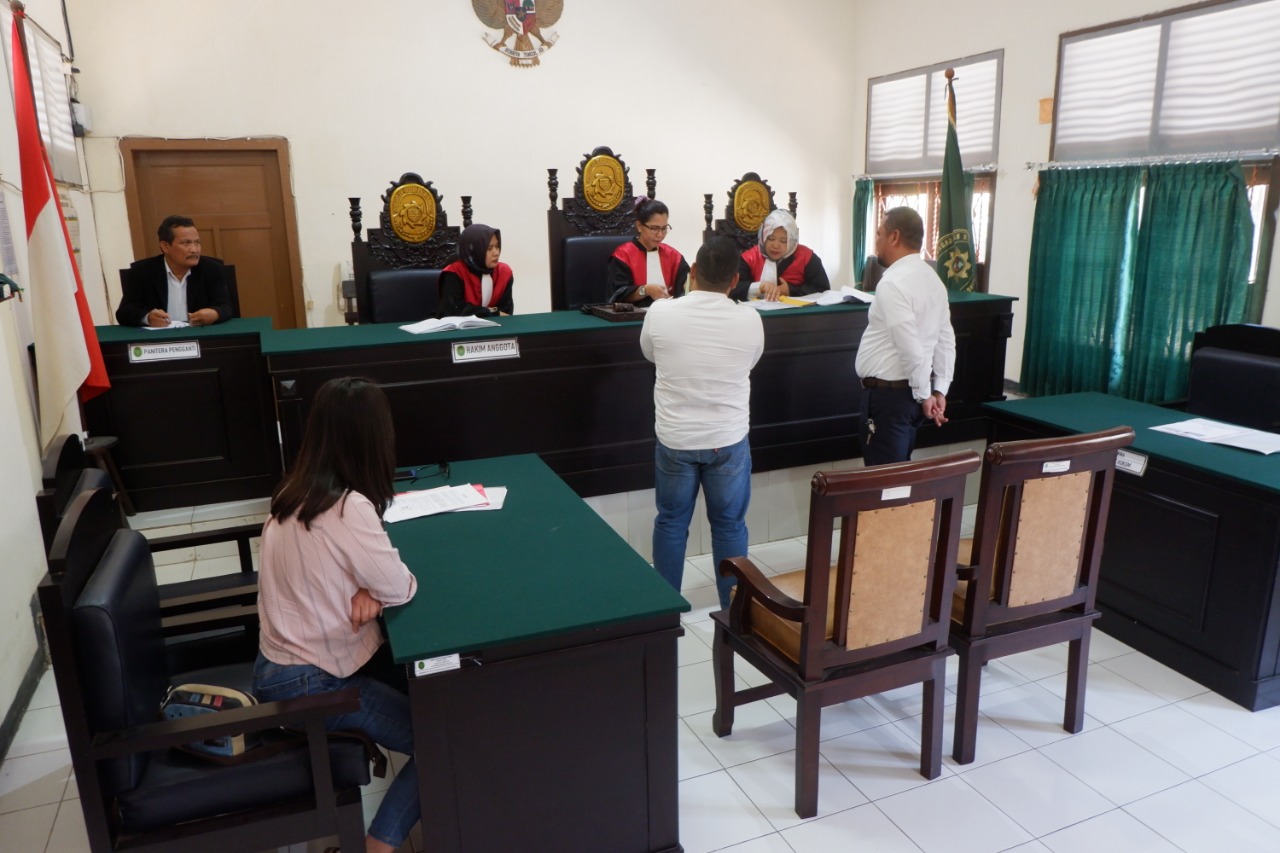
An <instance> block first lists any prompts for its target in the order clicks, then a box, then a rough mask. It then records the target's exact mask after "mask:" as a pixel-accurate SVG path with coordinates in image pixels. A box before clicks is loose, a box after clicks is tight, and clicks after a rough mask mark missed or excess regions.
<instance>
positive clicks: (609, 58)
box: [68, 0, 860, 325]
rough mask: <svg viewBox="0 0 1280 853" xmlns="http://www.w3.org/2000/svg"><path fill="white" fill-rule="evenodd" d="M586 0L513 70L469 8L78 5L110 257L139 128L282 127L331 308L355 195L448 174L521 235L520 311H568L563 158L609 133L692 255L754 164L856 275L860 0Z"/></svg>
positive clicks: (336, 318) (315, 313)
mask: <svg viewBox="0 0 1280 853" xmlns="http://www.w3.org/2000/svg"><path fill="white" fill-rule="evenodd" d="M566 6H567V10H566V12H565V14H564V17H563V19H562V20H561V21H560V22H559V23H557V24H556V25H555V26H554V27H549V28H548V29H549V30H553V31H555V32H556V33H557V34H558V35H559V41H558V42H557V43H556V45H555V46H554V47H553V48H552V49H551V50H550V51H549V52H548V53H547V54H546V55H544V57H543V59H542V65H541V67H539V68H536V69H515V68H511V67H509V66H508V64H507V61H506V59H505V58H504V57H502V56H500V55H498V54H497V53H496V52H494V51H493V50H491V49H490V48H489V47H487V46H486V45H485V44H484V42H483V41H482V40H481V36H482V35H483V34H484V33H486V32H488V31H487V30H486V29H485V28H484V27H483V25H481V23H480V22H479V20H478V19H477V18H476V17H475V15H474V14H473V12H472V10H471V6H470V4H467V3H462V2H456V3H439V2H436V3H424V2H421V0H413V2H385V0H384V2H375V3H365V4H360V5H359V6H352V5H351V4H350V3H340V2H336V0H306V1H305V2H304V0H274V2H271V3H261V2H247V0H226V1H225V2H220V3H216V4H215V3H190V2H186V3H184V2H175V1H174V0H135V2H131V3H129V4H116V3H102V2H95V0H69V2H68V9H69V14H70V17H71V28H72V36H73V39H74V43H75V47H76V58H75V64H76V66H77V67H78V68H80V69H81V74H80V76H79V82H80V97H81V100H82V101H83V102H84V103H85V104H87V105H89V106H90V108H91V109H92V111H93V116H94V132H93V136H92V138H91V139H89V140H86V149H87V152H88V160H89V168H90V176H91V179H92V181H93V184H94V206H95V210H96V212H97V217H98V224H99V228H100V238H101V253H102V256H103V266H104V268H105V269H107V270H114V269H115V268H117V267H120V266H123V265H124V264H125V263H126V262H127V261H129V260H131V259H132V250H131V244H130V239H129V234H128V230H127V228H128V226H127V223H126V221H125V214H124V197H123V194H122V192H121V190H122V186H123V179H122V174H121V165H120V158H119V153H118V139H119V137H122V136H129V135H142V136H162V137H242V136H282V137H285V138H287V139H288V140H289V145H290V156H291V158H292V163H293V184H294V191H295V194H296V207H297V213H298V225H299V237H300V241H301V254H302V264H303V275H304V279H305V290H306V299H307V300H308V305H309V322H310V324H311V325H333V324H337V323H340V322H341V319H340V314H339V310H338V307H337V306H336V305H335V290H336V287H337V283H338V282H339V281H340V279H341V272H342V265H343V262H344V261H347V260H349V259H350V239H351V230H350V220H349V218H348V215H347V201H346V199H347V197H348V196H353V195H358V196H361V197H362V198H363V206H364V210H365V224H366V227H367V226H369V225H376V224H377V215H378V211H379V210H380V208H381V202H380V201H379V196H380V195H381V193H382V192H383V191H384V190H385V189H386V188H387V186H388V185H389V183H390V182H391V181H392V180H394V179H396V178H398V177H399V176H400V174H401V173H402V172H405V171H416V172H418V173H420V174H421V175H422V176H423V177H425V178H427V179H429V180H432V181H434V182H435V185H436V188H437V189H438V190H439V191H440V192H441V193H442V194H443V195H444V197H445V202H444V203H445V207H446V211H447V213H448V215H449V218H450V221H451V222H452V223H454V224H457V223H459V222H460V219H461V214H460V213H459V208H460V202H459V198H458V197H459V196H460V195H464V194H465V195H471V196H473V204H474V207H475V210H476V220H477V221H480V222H486V223H488V224H491V225H494V226H497V227H500V228H501V229H502V231H503V238H504V239H503V243H504V260H506V261H508V262H509V263H510V264H511V265H512V266H513V268H514V269H515V273H516V283H517V290H516V305H517V309H518V310H520V311H542V310H548V309H549V307H550V296H549V293H548V273H547V268H548V261H547V249H546V246H547V238H546V216H545V211H546V210H547V208H548V206H549V201H548V196H547V188H546V169H547V167H554V168H558V169H559V170H560V181H561V183H560V188H561V194H562V195H567V194H569V193H571V191H572V182H573V175H574V168H575V166H576V165H577V163H578V161H579V159H580V157H581V155H582V154H583V153H585V152H587V151H589V150H590V149H591V148H593V147H594V146H596V145H609V146H611V147H612V148H613V149H614V151H615V152H617V153H619V154H621V156H622V157H623V159H624V160H625V161H626V162H627V164H628V165H629V166H630V167H631V178H632V183H633V186H634V187H636V189H637V191H639V192H644V170H645V169H646V168H656V169H657V177H658V196H659V197H660V198H662V199H663V200H664V201H666V202H667V204H668V205H670V207H671V208H672V220H671V221H672V224H673V226H674V227H675V230H674V232H673V233H672V235H671V237H670V238H669V239H670V241H671V243H672V244H673V245H675V246H676V247H677V248H679V249H680V250H682V251H683V252H685V253H686V254H689V255H691V254H692V253H693V252H694V251H695V250H696V248H697V246H698V244H699V243H700V242H701V236H700V234H701V229H702V225H703V221H702V194H703V193H704V192H714V193H715V194H716V202H717V206H718V207H720V206H722V205H723V203H724V201H725V195H724V193H725V191H726V190H727V189H728V188H729V186H730V185H731V184H732V182H733V180H734V179H735V178H736V177H738V176H740V175H741V174H742V173H743V172H745V171H748V170H756V171H759V172H760V173H761V174H762V175H764V177H766V178H767V179H769V181H770V183H771V185H772V186H773V187H774V188H775V190H776V191H778V192H780V193H784V195H783V196H782V199H783V200H784V203H785V198H786V196H785V193H786V192H787V191H791V190H794V191H797V192H798V193H799V202H800V209H799V214H800V224H801V230H802V235H803V238H804V240H805V241H806V243H808V244H810V245H812V246H813V248H814V249H815V250H816V251H817V252H818V253H819V254H820V255H821V256H822V257H823V259H824V260H825V261H826V262H827V266H828V268H829V271H830V272H831V273H832V274H833V276H834V278H835V279H836V280H837V281H840V280H842V279H843V280H845V281H847V280H849V278H850V276H851V272H850V270H851V266H850V263H849V242H850V241H849V239H848V233H849V225H850V214H849V207H850V198H851V193H852V178H851V175H852V172H853V166H852V164H853V161H852V152H851V150H850V147H849V144H848V140H849V138H850V137H852V136H853V135H854V134H855V132H856V128H857V126H858V124H859V120H860V117H859V114H858V112H857V111H856V110H855V109H854V106H853V103H852V101H853V98H854V92H855V90H856V89H857V88H858V87H857V85H855V83H854V82H853V80H852V76H851V73H850V67H851V58H852V54H853V51H852V47H853V45H854V44H855V43H856V39H855V29H854V27H853V23H852V22H853V16H854V11H853V10H854V5H853V4H849V3H845V2H841V0H831V2H809V3H796V4H793V6H792V7H791V8H790V10H789V11H788V13H787V14H786V15H780V14H778V13H777V12H776V10H775V9H776V7H775V6H774V4H772V3H769V2H765V0H745V1H744V2H741V3H738V4H735V5H734V6H732V7H728V6H720V5H714V6H713V5H712V4H708V3H688V2H682V0H653V2H650V3H648V4H646V5H645V6H644V7H643V8H640V7H634V6H630V5H622V6H619V5H617V4H612V3H587V2H571V3H568V4H566ZM763 21H767V26H761V22H763ZM107 280H108V287H109V288H110V289H111V290H112V293H111V298H110V301H111V302H112V303H113V304H114V302H115V301H116V299H117V295H116V293H115V288H117V287H118V282H117V281H115V280H114V276H112V275H108V276H107Z"/></svg>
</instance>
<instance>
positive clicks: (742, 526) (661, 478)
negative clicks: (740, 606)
mask: <svg viewBox="0 0 1280 853" xmlns="http://www.w3.org/2000/svg"><path fill="white" fill-rule="evenodd" d="M653 457H654V492H655V499H656V502H657V505H658V517H657V518H656V519H655V520H654V522H653V567H654V568H655V569H657V570H658V574H660V575H662V577H663V578H664V579H665V580H666V581H667V583H669V584H671V585H672V586H673V587H675V589H676V591H677V592H679V591H680V582H681V580H683V578H684V552H685V547H686V546H687V545H688V543H689V522H690V520H691V519H692V518H693V508H694V505H695V503H696V502H697V500H698V487H699V486H701V487H702V491H703V495H704V496H705V498H706V501H707V521H708V522H710V524H711V556H712V559H714V560H715V566H714V567H713V571H714V572H715V573H716V591H717V592H719V594H720V606H721V607H728V606H729V590H731V589H733V585H734V583H735V582H736V580H735V579H734V578H733V577H732V576H730V577H727V578H722V577H720V575H719V568H720V561H721V560H724V559H727V558H729V557H745V556H746V555H747V504H749V503H750V502H751V444H750V443H749V440H748V439H746V438H744V439H742V441H739V442H738V443H737V444H734V445H731V446H729V447H720V448H714V449H711V450H672V449H671V448H669V447H666V446H664V445H663V444H662V442H660V441H659V442H658V443H657V448H656V449H655V451H654V454H653Z"/></svg>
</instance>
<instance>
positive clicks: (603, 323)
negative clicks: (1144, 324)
mask: <svg viewBox="0 0 1280 853" xmlns="http://www.w3.org/2000/svg"><path fill="white" fill-rule="evenodd" d="M950 299H951V302H952V304H964V303H969V302H990V301H994V300H1002V299H1003V300H1009V299H1010V297H1008V296H993V295H991V294H988V293H952V294H950ZM866 310H867V306H866V305H865V304H863V303H860V302H859V303H846V304H842V305H831V306H818V305H813V306H806V307H803V308H788V309H784V310H778V311H766V312H764V314H763V316H764V319H765V322H779V321H783V322H785V320H786V318H788V317H800V316H807V315H813V314H818V313H838V312H865V311H866ZM490 319H492V320H494V321H495V322H496V323H497V324H498V325H497V326H485V327H483V328H479V329H455V330H453V331H448V332H432V333H430V334H425V335H414V334H411V333H409V332H406V331H404V330H403V329H401V328H400V327H401V326H402V325H406V324H403V323H372V324H368V325H361V326H326V327H322V328H316V329H283V330H279V331H268V332H266V333H265V334H263V336H262V352H263V354H264V355H268V356H271V355H287V354H290V353H300V352H315V351H318V350H335V349H358V348H362V347H378V346H387V345H389V344H405V343H413V342H416V343H430V342H432V341H459V340H475V339H484V338H502V337H512V336H515V337H519V336H521V335H545V334H552V333H556V332H576V331H591V330H596V331H599V330H602V329H608V328H611V327H617V326H632V327H634V328H635V329H636V333H637V335H638V334H639V329H640V326H641V321H639V320H636V321H624V322H610V321H608V320H603V319H601V318H599V317H596V316H594V315H590V314H583V313H582V312H581V311H550V312H547V313H545V314H516V315H514V316H511V317H493V318H490Z"/></svg>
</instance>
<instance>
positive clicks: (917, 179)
mask: <svg viewBox="0 0 1280 853" xmlns="http://www.w3.org/2000/svg"><path fill="white" fill-rule="evenodd" d="M972 175H973V196H974V202H975V204H976V203H977V201H978V197H979V194H980V193H986V194H987V205H986V208H987V209H986V226H985V228H983V229H982V230H981V231H979V229H978V227H977V226H974V231H975V232H976V233H974V234H973V235H972V236H973V240H974V250H975V251H976V252H977V255H978V259H977V269H978V275H977V279H976V283H975V285H974V290H975V291H977V292H979V293H986V292H987V282H988V281H989V280H990V269H991V233H992V230H993V229H992V225H993V221H994V216H993V214H994V213H995V205H996V184H997V180H996V170H995V169H990V170H987V169H983V170H975V171H973V172H972ZM873 180H874V187H873V192H872V198H871V206H872V215H871V216H870V217H869V219H868V222H867V230H868V236H867V248H868V249H874V247H875V239H874V234H875V229H876V227H877V226H878V225H879V224H880V221H881V219H883V217H884V213H885V205H884V203H883V201H882V199H883V197H884V196H886V195H920V194H922V193H923V194H925V195H927V197H928V208H929V209H928V211H927V215H925V214H922V215H921V219H923V220H924V246H923V247H922V248H923V250H924V251H923V252H922V254H923V255H924V258H925V260H928V261H929V262H931V263H932V262H933V261H934V260H936V259H935V257H934V255H935V254H936V251H937V245H938V206H939V200H940V198H941V190H942V177H941V176H940V175H939V176H938V177H930V176H928V175H898V176H888V177H883V178H874V179H873ZM913 188H914V189H913ZM909 206H911V207H912V209H915V208H914V206H912V205H909ZM971 211H972V208H971Z"/></svg>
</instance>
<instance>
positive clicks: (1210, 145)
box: [961, 0, 1280, 161]
mask: <svg viewBox="0 0 1280 853" xmlns="http://www.w3.org/2000/svg"><path fill="white" fill-rule="evenodd" d="M1277 45H1280V0H1237V2H1227V3H1212V4H1205V5H1203V6H1200V7H1197V8H1194V9H1184V10H1182V11H1179V12H1175V13H1169V14H1166V15H1158V16H1151V17H1148V18H1144V19H1141V20H1138V21H1129V22H1126V23H1122V24H1117V25H1115V26H1111V27H1104V28H1101V29H1094V30H1088V31H1079V32H1075V33H1066V34H1064V35H1063V36H1062V38H1061V40H1060V44H1059V55H1058V90H1057V94H1056V99H1055V108H1056V116H1055V119H1054V125H1053V149H1052V158H1053V159H1054V160H1058V161H1062V160H1099V159H1108V158H1120V157H1148V156H1158V155H1176V154H1200V153H1213V152H1223V151H1230V152H1255V151H1256V152H1261V151H1267V150H1271V149H1274V148H1276V147H1278V146H1280V49H1277ZM961 150H962V152H963V146H962V148H961Z"/></svg>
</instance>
